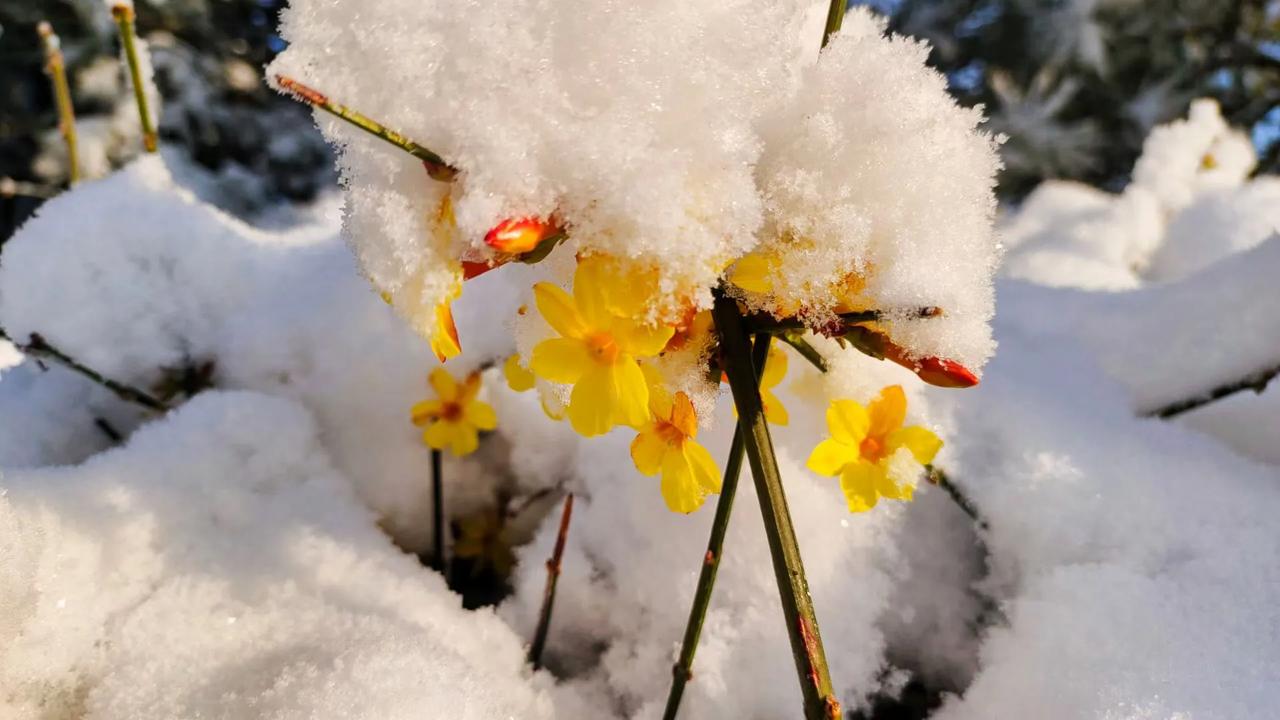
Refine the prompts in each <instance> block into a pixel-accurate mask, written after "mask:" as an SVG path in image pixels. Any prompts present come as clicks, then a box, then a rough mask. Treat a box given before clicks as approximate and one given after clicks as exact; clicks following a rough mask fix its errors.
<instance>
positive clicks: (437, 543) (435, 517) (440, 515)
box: [431, 448, 444, 573]
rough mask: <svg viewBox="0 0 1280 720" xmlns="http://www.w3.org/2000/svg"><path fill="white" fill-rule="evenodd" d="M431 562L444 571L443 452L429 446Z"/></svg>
mask: <svg viewBox="0 0 1280 720" xmlns="http://www.w3.org/2000/svg"><path fill="white" fill-rule="evenodd" d="M431 519H432V526H431V532H432V540H431V549H432V552H433V553H434V555H433V557H432V561H431V564H432V566H433V567H435V569H436V570H439V571H440V572H441V573H444V453H443V452H441V451H440V450H437V449H435V448H431Z"/></svg>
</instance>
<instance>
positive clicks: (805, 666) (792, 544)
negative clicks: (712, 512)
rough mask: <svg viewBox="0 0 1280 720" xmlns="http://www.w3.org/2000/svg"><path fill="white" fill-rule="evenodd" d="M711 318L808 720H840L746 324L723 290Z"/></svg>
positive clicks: (838, 707) (717, 294) (837, 702)
mask: <svg viewBox="0 0 1280 720" xmlns="http://www.w3.org/2000/svg"><path fill="white" fill-rule="evenodd" d="M713 313H714V315H715V323H716V332H717V333H718V334H719V336H720V351H721V358H722V364H723V367H724V372H725V375H726V376H728V379H729V389H730V390H731V391H732V393H733V403H734V405H735V406H736V407H737V408H738V426H739V428H740V429H741V430H742V437H743V442H744V444H745V449H746V454H747V460H748V462H749V463H750V465H751V475H752V477H753V479H754V480H755V484H756V495H757V498H758V499H759V501H760V512H761V514H762V515H763V517H764V528H765V536H766V537H767V538H768V541H769V554H770V555H771V556H772V558H773V571H774V575H775V576H776V579H777V582H778V594H779V596H780V598H781V600H782V613H783V615H784V617H785V618H786V625H787V635H788V637H789V638H790V640H791V653H792V655H793V657H794V659H795V663H796V673H797V675H798V677H799V680H800V692H801V694H802V695H803V697H804V717H805V718H806V720H821V719H823V718H826V719H828V720H836V719H837V718H839V717H840V703H839V701H838V700H836V697H835V694H834V693H833V692H832V690H831V674H830V671H829V670H828V669H827V658H826V653H825V652H824V650H823V648H822V636H821V634H820V633H819V630H818V618H817V615H816V613H815V612H814V608H813V600H812V598H811V597H810V596H809V583H808V581H807V580H806V579H805V575H804V563H803V562H802V560H801V558H800V546H799V545H798V544H797V542H796V533H795V527H794V525H793V524H792V521H791V513H790V511H789V510H788V509H787V498H786V494H785V492H784V491H783V488H782V475H781V473H780V472H779V470H778V461H777V458H776V457H775V456H774V452H773V440H772V438H771V437H770V436H769V426H768V424H767V423H766V422H765V417H764V407H763V404H762V403H761V400H760V388H759V387H758V386H757V385H756V382H755V378H756V371H755V368H754V366H753V364H752V360H751V350H750V348H749V345H748V340H747V334H746V331H745V327H744V323H743V318H742V315H741V314H740V313H739V311H738V306H737V304H736V303H735V302H734V301H733V300H732V299H731V298H729V297H728V296H726V295H725V294H724V292H723V291H722V290H717V291H716V299H715V308H714V310H713Z"/></svg>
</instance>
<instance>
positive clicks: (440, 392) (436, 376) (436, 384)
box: [427, 368, 458, 402]
mask: <svg viewBox="0 0 1280 720" xmlns="http://www.w3.org/2000/svg"><path fill="white" fill-rule="evenodd" d="M427 379H428V381H430V383H431V387H433V388H435V391H436V395H437V396H438V397H439V398H440V399H441V400H443V401H445V402H453V401H455V400H457V399H458V383H457V381H456V380H454V379H453V376H452V375H450V374H449V371H448V370H445V369H444V368H436V369H435V370H432V371H431V375H429V376H428V377H427Z"/></svg>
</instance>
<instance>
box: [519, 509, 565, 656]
mask: <svg viewBox="0 0 1280 720" xmlns="http://www.w3.org/2000/svg"><path fill="white" fill-rule="evenodd" d="M571 517H573V493H569V495H568V496H567V497H565V499H564V510H563V511H561V513H560V530H559V532H557V533H556V546H555V549H554V550H552V551H551V559H550V560H548V561H547V587H546V589H545V590H544V591H543V593H542V610H541V611H540V612H539V613H538V627H537V629H536V630H535V631H534V633H533V644H532V645H530V646H529V662H530V663H532V664H533V669H534V670H537V669H538V668H540V667H542V651H543V649H544V648H546V646H547V631H548V630H549V629H550V628H551V608H552V607H553V606H554V605H555V602H556V583H557V582H558V581H559V580H560V562H561V560H563V559H564V546H565V541H566V540H567V539H568V537H569V519H570V518H571Z"/></svg>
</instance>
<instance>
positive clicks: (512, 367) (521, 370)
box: [502, 355, 536, 392]
mask: <svg viewBox="0 0 1280 720" xmlns="http://www.w3.org/2000/svg"><path fill="white" fill-rule="evenodd" d="M502 376H503V377H505V378H506V379H507V387H509V388H511V389H512V390H515V391H516V392H524V391H526V390H532V389H533V383H534V381H535V380H536V377H535V376H534V374H533V373H532V372H530V370H529V369H528V368H526V367H525V366H523V365H521V364H520V356H519V355H512V356H511V357H509V358H507V361H506V362H504V363H502Z"/></svg>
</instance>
